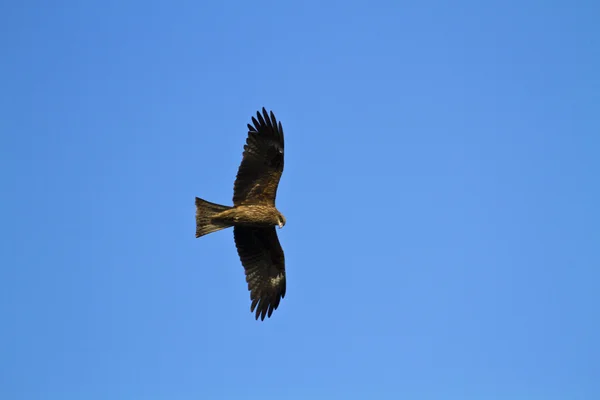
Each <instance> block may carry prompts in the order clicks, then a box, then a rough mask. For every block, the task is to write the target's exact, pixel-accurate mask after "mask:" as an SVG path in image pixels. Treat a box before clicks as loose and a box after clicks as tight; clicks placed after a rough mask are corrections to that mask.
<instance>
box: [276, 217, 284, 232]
mask: <svg viewBox="0 0 600 400" xmlns="http://www.w3.org/2000/svg"><path fill="white" fill-rule="evenodd" d="M277 225H279V229H281V228H283V227H284V226H285V217H284V216H283V214H282V213H279V215H277Z"/></svg>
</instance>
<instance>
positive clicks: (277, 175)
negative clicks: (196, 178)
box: [196, 107, 285, 321]
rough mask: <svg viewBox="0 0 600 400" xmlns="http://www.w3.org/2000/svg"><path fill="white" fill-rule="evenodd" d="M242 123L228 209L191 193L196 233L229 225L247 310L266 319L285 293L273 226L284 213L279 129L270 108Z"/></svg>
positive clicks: (281, 221) (280, 252)
mask: <svg viewBox="0 0 600 400" xmlns="http://www.w3.org/2000/svg"><path fill="white" fill-rule="evenodd" d="M252 124H253V125H250V124H248V138H247V139H246V145H245V146H244V153H243V156H242V163H241V164H240V167H239V169H238V173H237V176H236V179H235V183H234V186H233V207H228V206H223V205H220V204H215V203H210V202H208V201H206V200H202V199H200V198H198V197H196V237H197V238H198V237H200V236H204V235H207V234H209V233H212V232H216V231H219V230H221V229H225V228H229V227H231V226H233V237H234V240H235V245H236V247H237V251H238V254H239V256H240V259H241V261H242V265H243V266H244V270H245V273H246V282H247V283H248V290H249V291H250V300H252V304H251V306H250V312H254V311H255V310H256V320H258V317H259V316H260V319H261V321H264V319H265V316H267V317H271V314H272V313H273V310H276V309H277V307H278V306H279V302H280V301H281V299H282V298H284V297H285V257H284V255H283V250H282V248H281V245H280V244H279V239H278V238H277V232H276V231H275V226H279V228H282V227H283V226H284V225H285V217H284V216H283V215H282V214H281V213H280V212H279V211H278V210H277V208H275V196H276V195H277V187H278V185H279V180H280V179H281V174H282V173H283V128H282V127H281V122H279V123H278V122H277V120H276V119H275V115H274V114H273V111H271V113H270V114H268V113H267V111H266V110H265V109H264V107H263V109H262V115H261V113H260V112H257V113H256V118H254V117H252Z"/></svg>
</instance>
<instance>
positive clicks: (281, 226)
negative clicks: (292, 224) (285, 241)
mask: <svg viewBox="0 0 600 400" xmlns="http://www.w3.org/2000/svg"><path fill="white" fill-rule="evenodd" d="M277 225H279V229H281V228H283V223H282V222H281V221H279V223H278V224H277Z"/></svg>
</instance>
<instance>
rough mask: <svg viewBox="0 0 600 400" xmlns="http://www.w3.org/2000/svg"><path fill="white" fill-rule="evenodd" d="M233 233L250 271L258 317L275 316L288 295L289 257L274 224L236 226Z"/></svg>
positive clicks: (251, 287)
mask: <svg viewBox="0 0 600 400" xmlns="http://www.w3.org/2000/svg"><path fill="white" fill-rule="evenodd" d="M233 236H234V239H235V245H236V247H237V250H238V254H239V256H240V259H241V261H242V265H243V266H244V270H245V272H246V282H247V283H248V290H249V291H250V299H251V300H252V304H251V306H250V311H251V312H255V311H256V319H258V318H259V317H260V319H261V320H264V319H265V316H266V317H271V314H272V313H273V311H274V310H276V309H277V307H278V306H279V302H280V301H281V299H282V298H284V297H285V290H286V281H285V256H284V254H283V249H282V248H281V244H280V243H279V239H278V238H277V233H276V231H275V228H274V227H268V228H254V227H246V226H235V227H234V228H233Z"/></svg>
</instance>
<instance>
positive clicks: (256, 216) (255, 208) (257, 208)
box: [213, 205, 285, 228]
mask: <svg viewBox="0 0 600 400" xmlns="http://www.w3.org/2000/svg"><path fill="white" fill-rule="evenodd" d="M213 221H215V222H217V223H223V224H226V225H229V226H248V227H255V228H266V227H269V226H279V227H280V228H283V224H284V223H285V218H284V217H283V215H282V214H281V213H280V212H279V211H278V210H277V209H276V208H275V207H270V206H261V205H248V206H237V207H233V208H231V209H229V210H225V211H222V212H220V213H218V214H216V215H215V216H214V217H213Z"/></svg>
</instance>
